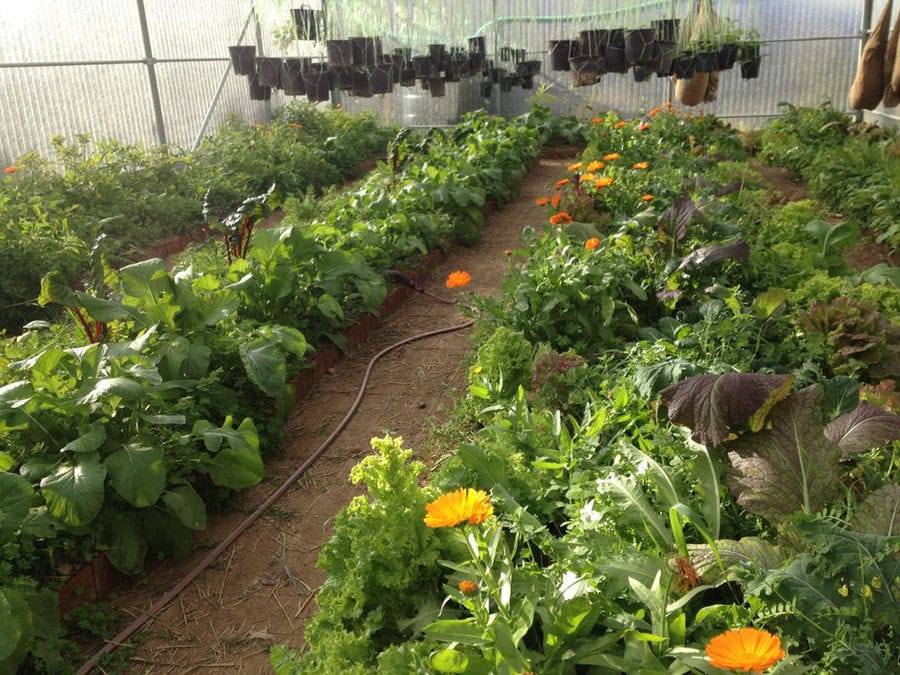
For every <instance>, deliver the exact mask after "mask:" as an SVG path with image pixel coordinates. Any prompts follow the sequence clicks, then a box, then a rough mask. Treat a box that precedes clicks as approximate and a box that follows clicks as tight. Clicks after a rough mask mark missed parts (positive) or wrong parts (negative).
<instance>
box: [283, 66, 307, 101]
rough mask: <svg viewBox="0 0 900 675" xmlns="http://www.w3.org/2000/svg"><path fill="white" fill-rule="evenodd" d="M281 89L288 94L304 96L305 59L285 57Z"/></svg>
mask: <svg viewBox="0 0 900 675" xmlns="http://www.w3.org/2000/svg"><path fill="white" fill-rule="evenodd" d="M281 89H282V91H284V93H285V95H286V96H303V95H304V94H305V93H306V88H305V87H304V86H303V60H302V59H295V58H291V59H285V60H284V61H282V62H281Z"/></svg>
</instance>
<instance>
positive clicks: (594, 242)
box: [584, 237, 600, 251]
mask: <svg viewBox="0 0 900 675" xmlns="http://www.w3.org/2000/svg"><path fill="white" fill-rule="evenodd" d="M599 245H600V240H599V239H597V237H591V238H590V239H588V240H587V241H586V242H584V247H585V248H586V249H587V250H588V251H593V250H594V249H595V248H597V247H598V246H599Z"/></svg>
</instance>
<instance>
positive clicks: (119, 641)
mask: <svg viewBox="0 0 900 675" xmlns="http://www.w3.org/2000/svg"><path fill="white" fill-rule="evenodd" d="M389 276H390V277H391V278H392V279H393V280H395V281H398V282H399V283H402V284H403V285H404V286H409V287H410V288H413V289H414V290H415V291H417V292H419V293H422V294H423V295H427V296H428V297H430V298H432V299H434V300H437V301H438V302H443V303H445V304H449V305H454V304H456V302H455V301H453V300H448V299H446V298H442V297H441V296H439V295H435V294H434V293H431V292H429V291H427V290H425V289H424V288H422V286H420V285H419V284H417V283H415V282H414V281H412V279H409V277H406V275H403V274H401V273H399V272H392V273H391V274H390V275H389ZM473 323H475V321H474V319H470V320H469V321H465V322H463V323H461V324H457V325H455V326H447V327H446V328H438V329H435V330H430V331H427V332H425V333H419V334H418V335H413V336H411V337H408V338H404V339H403V340H399V341H398V342H395V343H394V344H392V345H390V346H388V347H385V348H384V349H382V350H381V351H380V352H378V353H377V354H376V355H375V356H373V357H372V358H371V359H370V360H369V365H368V366H367V367H366V372H365V374H364V375H363V378H362V381H361V382H360V385H359V389H358V391H357V394H356V400H354V401H353V403H352V405H351V406H350V409H349V410H348V411H347V414H346V415H344V419H342V420H341V421H340V423H339V424H338V425H337V427H336V428H335V430H334V431H332V432H331V435H330V436H328V438H326V439H325V441H324V442H323V443H322V445H320V446H319V447H318V449H317V450H316V451H315V452H314V453H313V454H312V455H310V456H309V458H307V460H306V461H305V462H303V464H301V465H300V466H299V467H297V469H296V470H295V471H294V473H292V474H291V475H290V476H288V478H287V479H286V480H285V481H284V483H282V484H281V486H280V487H279V488H278V489H277V490H275V492H273V493H272V494H270V495H269V496H268V497H266V499H265V500H264V501H263V502H262V503H261V504H260V505H259V506H258V507H257V508H256V510H255V511H254V512H253V513H251V514H250V515H249V516H247V517H246V518H245V519H244V520H242V521H241V522H240V523H238V525H237V527H235V528H234V530H232V531H231V533H230V534H229V535H228V536H227V537H225V539H223V540H222V541H221V542H220V543H219V544H218V545H217V546H216V547H215V548H213V549H212V550H210V551H209V553H207V554H206V555H205V556H204V557H203V559H202V560H201V561H200V562H199V563H197V564H196V565H195V566H194V567H193V568H191V570H190V571H189V572H188V573H187V574H186V575H185V576H184V577H182V579H181V580H180V581H179V582H178V583H177V584H175V586H174V587H173V588H171V589H170V590H169V591H168V592H167V593H166V594H165V595H163V596H162V597H161V598H160V599H159V600H157V601H156V602H155V603H154V604H153V605H152V606H151V607H150V608H149V609H147V610H146V611H145V612H144V613H143V614H142V615H141V616H139V617H138V618H137V619H135V620H134V621H132V622H131V623H130V624H128V626H126V627H125V628H124V629H122V630H121V631H120V632H119V634H118V635H116V636H115V637H114V638H112V639H111V640H107V641H106V644H105V645H103V647H102V648H101V649H100V651H98V652H97V653H96V654H94V656H92V657H91V658H90V659H89V660H88V661H87V662H86V663H85V664H84V665H83V666H81V668H79V669H78V671H77V673H76V675H86V674H87V673H89V672H91V670H93V669H94V668H95V667H96V666H97V665H98V664H99V662H100V659H101V658H102V657H103V655H104V654H111V653H112V652H113V651H115V649H116V647H119V646H121V645H123V644H125V643H126V641H127V640H128V638H130V637H131V636H132V635H134V634H135V633H136V632H137V631H139V630H140V629H141V628H142V627H143V626H144V624H146V623H147V622H148V621H150V620H151V619H152V618H153V617H154V616H156V615H157V614H158V613H159V612H160V611H162V610H163V608H165V607H166V605H168V604H169V603H170V602H172V601H173V600H174V599H175V598H177V597H178V596H179V595H180V594H181V592H182V591H183V590H184V589H186V588H187V587H188V586H190V584H191V582H193V581H194V579H196V578H197V577H198V576H200V574H201V573H202V572H203V571H204V570H205V569H206V568H207V567H209V566H210V565H211V564H212V563H213V562H214V561H215V560H216V558H218V557H219V556H220V555H222V553H224V552H225V550H226V549H227V548H228V547H229V546H231V545H232V544H233V543H234V542H235V541H237V539H238V537H240V536H241V535H242V534H243V533H244V532H245V531H246V530H247V529H249V528H250V526H251V525H253V524H254V523H255V522H256V521H257V520H259V519H260V517H261V516H262V515H263V514H264V513H265V512H266V511H267V510H268V509H269V508H270V507H271V506H272V505H273V504H275V502H277V501H278V500H279V499H280V498H281V497H283V496H284V494H285V493H286V492H287V491H288V489H289V488H290V487H291V486H292V485H293V484H294V483H296V482H297V481H298V480H299V479H300V478H301V477H302V476H303V474H304V473H306V472H307V471H308V470H309V468H310V467H311V466H312V465H313V464H315V463H316V461H317V460H318V459H319V458H320V457H321V456H322V455H323V454H324V453H325V451H326V450H327V449H328V448H329V447H330V446H331V444H332V443H334V441H335V440H336V439H337V437H338V436H340V435H341V433H342V432H343V431H344V429H345V428H346V426H347V425H348V424H349V423H350V420H351V419H352V417H353V415H354V414H355V413H356V410H357V408H359V404H360V403H362V399H363V396H364V394H365V391H366V386H367V385H368V383H369V377H370V375H371V374H372V369H373V368H374V367H375V364H376V363H377V362H378V360H379V359H381V357H383V356H385V355H386V354H388V353H390V352H392V351H393V350H395V349H397V348H399V347H402V346H404V345H407V344H409V343H411V342H416V341H418V340H424V339H426V338H430V337H434V336H436V335H443V334H444V333H452V332H454V331H458V330H463V329H465V328H468V327H469V326H471V325H472V324H473Z"/></svg>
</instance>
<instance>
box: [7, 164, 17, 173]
mask: <svg viewBox="0 0 900 675" xmlns="http://www.w3.org/2000/svg"><path fill="white" fill-rule="evenodd" d="M18 170H19V167H17V166H8V167H6V168H5V169H3V173H15V172H16V171H18Z"/></svg>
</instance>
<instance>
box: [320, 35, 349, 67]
mask: <svg viewBox="0 0 900 675" xmlns="http://www.w3.org/2000/svg"><path fill="white" fill-rule="evenodd" d="M325 48H326V49H327V50H328V65H330V66H331V67H332V68H349V67H350V66H352V65H353V45H352V44H351V43H350V40H326V41H325Z"/></svg>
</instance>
